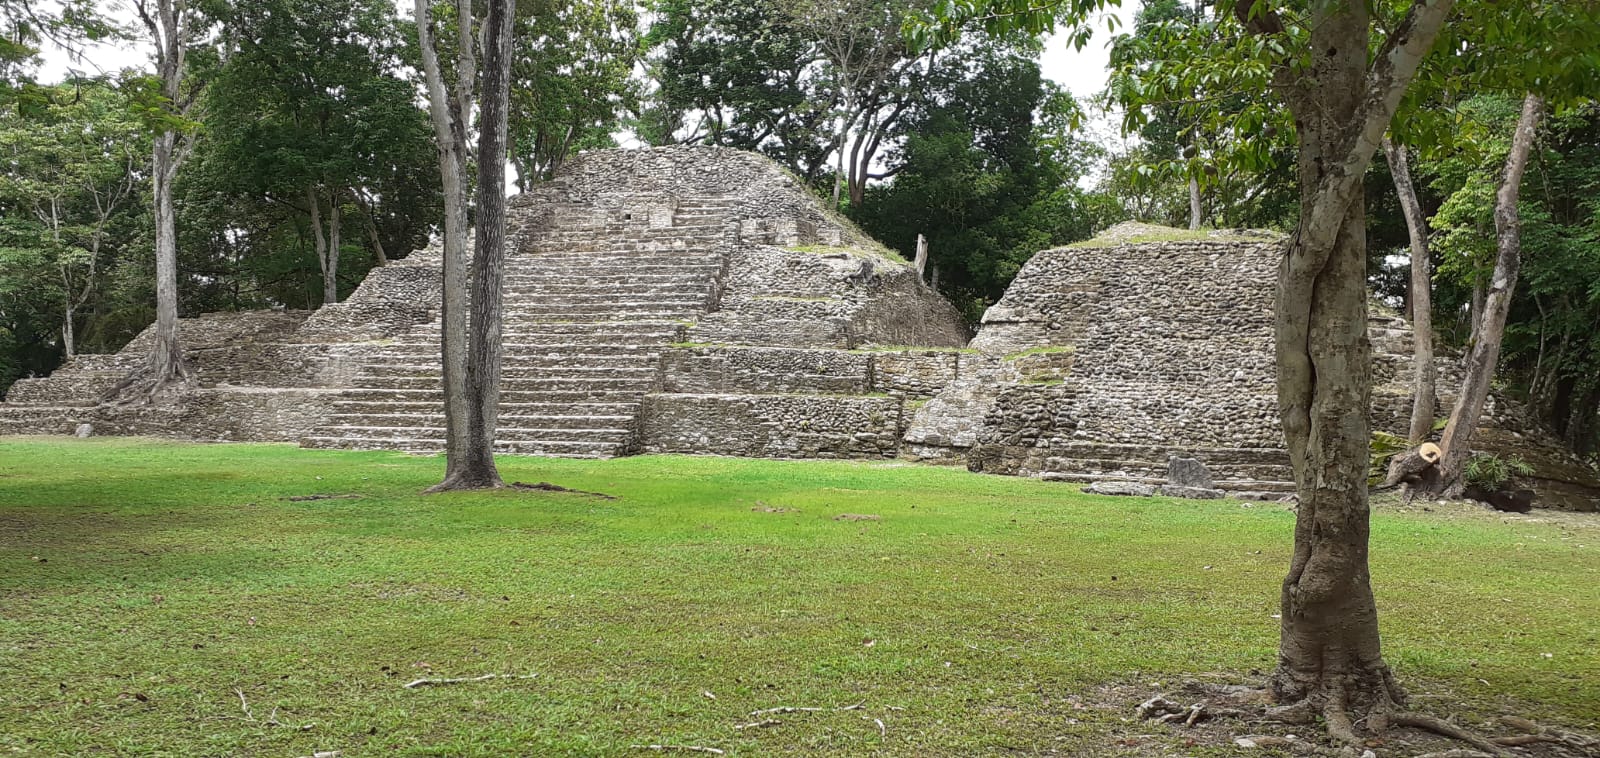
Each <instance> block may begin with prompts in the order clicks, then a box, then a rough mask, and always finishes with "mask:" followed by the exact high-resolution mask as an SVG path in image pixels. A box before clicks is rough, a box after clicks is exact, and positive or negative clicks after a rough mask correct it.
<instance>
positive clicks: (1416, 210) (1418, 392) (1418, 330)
mask: <svg viewBox="0 0 1600 758" xmlns="http://www.w3.org/2000/svg"><path fill="white" fill-rule="evenodd" d="M1383 152H1384V155H1386V156H1387V157H1388V159H1389V173H1390V174H1392V175H1393V176H1394V191H1395V194H1397V195H1399V196H1400V209H1401V210H1402V211H1403V212H1404V213H1405V217H1406V233H1407V235H1408V236H1409V237H1410V239H1411V329H1412V332H1413V334H1414V335H1415V337H1414V338H1413V345H1414V348H1415V353H1414V357H1413V365H1414V369H1413V370H1414V372H1415V374H1416V382H1415V384H1414V385H1413V388H1412V400H1411V425H1410V427H1409V429H1408V431H1407V433H1406V438H1407V439H1409V440H1410V441H1411V444H1412V445H1418V444H1421V443H1422V442H1423V441H1425V440H1427V439H1428V435H1430V434H1432V433H1433V412H1434V403H1435V398H1434V392H1435V390H1434V386H1433V384H1434V365H1433V272H1432V271H1431V261H1430V260H1429V257H1428V219H1427V218H1425V217H1424V216H1423V215H1422V204H1421V203H1418V202H1417V189H1416V186H1415V185H1413V184H1412V183H1411V164H1410V162H1409V161H1408V160H1407V159H1406V151H1405V148H1403V147H1396V146H1395V144H1394V143H1393V142H1391V141H1390V140H1389V138H1388V137H1384V138H1383Z"/></svg>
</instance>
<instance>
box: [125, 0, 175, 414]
mask: <svg viewBox="0 0 1600 758" xmlns="http://www.w3.org/2000/svg"><path fill="white" fill-rule="evenodd" d="M152 2H153V3H154V4H153V5H152V4H151V3H152ZM133 7H134V11H135V12H136V13H137V15H138V16H139V19H140V20H141V21H142V22H143V23H144V26H145V29H146V30H147V31H148V32H149V33H150V36H151V38H152V39H153V40H154V41H155V46H156V56H155V57H156V73H157V74H158V75H159V76H160V79H161V94H162V97H163V98H164V99H165V100H166V102H167V104H168V107H169V108H172V109H173V110H174V111H176V112H174V113H169V114H168V115H170V116H173V117H177V118H182V117H183V116H184V115H185V114H186V112H187V110H188V105H187V104H188V103H191V102H192V99H191V98H187V97H185V96H184V93H183V79H184V75H185V73H186V71H187V68H188V66H187V60H186V57H185V48H184V46H185V44H186V43H187V42H188V36H189V33H190V29H189V27H190V24H191V23H192V22H193V17H192V12H191V11H190V10H189V8H188V5H187V3H186V2H185V1H184V0H135V2H134V4H133ZM194 140H195V137H194V135H193V134H182V133H180V132H179V130H178V128H177V127H176V126H168V127H166V128H165V129H163V130H162V131H161V132H160V133H159V134H157V135H156V138H155V145H154V147H153V148H152V150H151V161H150V162H151V172H150V173H151V186H152V195H153V200H154V205H155V213H156V224H155V250H156V323H155V333H154V340H152V343H151V347H150V354H149V356H148V357H147V358H146V360H145V365H144V366H143V367H141V368H139V369H136V370H135V371H134V372H133V373H131V374H129V375H128V376H127V377H126V378H124V379H123V380H122V381H120V382H118V383H117V384H116V385H115V386H114V387H112V388H111V389H110V390H109V391H108V392H107V393H106V396H105V399H106V400H107V401H111V402H118V403H144V402H149V401H150V400H152V399H154V398H155V397H156V396H158V395H160V394H161V393H162V392H163V391H164V390H166V389H168V388H170V387H173V386H175V385H182V384H187V383H189V382H190V381H191V380H192V379H193V374H192V373H191V372H190V370H189V365H188V362H187V361H185V360H184V356H183V345H182V343H181V342H180V340H179V335H178V232H177V212H176V210H175V208H174V206H173V201H172V185H173V181H174V180H175V179H176V178H177V175H178V169H179V168H180V167H181V166H182V165H183V162H184V160H185V159H186V158H188V156H189V151H190V150H191V149H193V147H194Z"/></svg>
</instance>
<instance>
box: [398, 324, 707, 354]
mask: <svg viewBox="0 0 1600 758" xmlns="http://www.w3.org/2000/svg"><path fill="white" fill-rule="evenodd" d="M680 321H682V319H668V320H659V319H652V320H651V321H650V323H649V325H648V326H641V325H639V322H636V321H633V320H631V319H617V320H612V321H602V320H594V321H547V322H540V323H537V324H531V325H527V326H524V325H522V324H507V325H506V327H505V331H504V332H502V333H501V335H500V341H501V342H502V343H503V344H507V345H511V344H518V345H530V346H531V345H550V344H572V345H582V346H584V347H586V348H587V347H590V346H591V345H596V344H608V345H616V344H632V345H637V346H641V347H642V346H647V345H649V346H657V345H659V344H660V343H662V342H663V341H665V342H672V341H675V340H676V338H677V334H678V330H679V328H680V327H681V326H682V324H680V323H679V322H680ZM531 327H537V329H534V328H531ZM438 340H439V327H438V326H436V325H435V326H428V327H425V328H424V327H419V328H417V329H413V330H412V331H411V333H410V334H407V335H406V340H405V342H404V343H401V344H426V343H429V342H431V343H433V344H436V345H437V344H439V342H438Z"/></svg>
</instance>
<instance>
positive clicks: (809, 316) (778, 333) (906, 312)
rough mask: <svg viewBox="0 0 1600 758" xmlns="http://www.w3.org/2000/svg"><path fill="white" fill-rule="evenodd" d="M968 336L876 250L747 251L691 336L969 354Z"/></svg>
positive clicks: (905, 270)
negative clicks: (949, 349) (717, 301)
mask: <svg viewBox="0 0 1600 758" xmlns="http://www.w3.org/2000/svg"><path fill="white" fill-rule="evenodd" d="M969 336H970V335H969V333H968V331H967V328H966V325H965V324H964V323H963V322H962V320H961V316H960V313H959V312H958V311H956V309H955V307H954V306H952V305H951V304H950V303H949V302H948V301H946V300H945V299H944V298H943V297H942V296H940V295H939V294H938V293H936V292H934V291H932V290H931V289H929V288H927V287H926V286H924V285H923V284H922V283H921V282H920V281H919V280H918V279H917V274H916V271H915V269H913V268H912V267H911V265H910V264H909V263H907V262H906V261H904V260H901V259H899V258H897V257H894V256H893V255H892V254H890V253H887V252H885V251H882V250H881V249H878V248H876V246H874V248H845V247H817V246H792V247H777V246H772V245H746V246H742V247H740V248H739V249H737V250H735V251H734V252H733V253H732V255H731V256H730V259H729V264H728V278H727V281H726V283H725V285H724V289H723V291H722V298H721V302H720V305H719V307H718V308H717V309H716V310H715V311H713V312H711V313H709V314H707V315H706V316H705V317H704V318H703V319H701V320H700V322H698V323H696V324H695V325H694V326H692V327H690V328H689V330H688V340H689V341H690V342H698V343H707V344H729V345H767V346H774V347H779V346H782V347H815V348H830V349H851V348H855V347H860V346H864V345H895V346H919V347H962V346H964V345H965V344H966V342H967V339H968V337H969Z"/></svg>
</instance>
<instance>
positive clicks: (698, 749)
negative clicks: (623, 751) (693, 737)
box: [628, 745, 723, 755]
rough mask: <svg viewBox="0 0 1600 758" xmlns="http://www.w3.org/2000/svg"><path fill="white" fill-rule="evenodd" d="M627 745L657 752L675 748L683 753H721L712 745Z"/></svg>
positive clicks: (669, 750) (635, 748)
mask: <svg viewBox="0 0 1600 758" xmlns="http://www.w3.org/2000/svg"><path fill="white" fill-rule="evenodd" d="M628 747H630V748H632V749H634V750H654V751H656V752H658V753H666V752H671V751H674V750H676V751H679V752H683V753H710V754H712V755H722V754H723V751H721V750H718V749H716V748H714V747H702V746H700V745H629V746H628Z"/></svg>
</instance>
